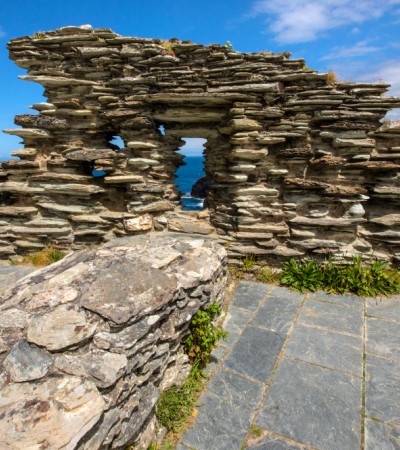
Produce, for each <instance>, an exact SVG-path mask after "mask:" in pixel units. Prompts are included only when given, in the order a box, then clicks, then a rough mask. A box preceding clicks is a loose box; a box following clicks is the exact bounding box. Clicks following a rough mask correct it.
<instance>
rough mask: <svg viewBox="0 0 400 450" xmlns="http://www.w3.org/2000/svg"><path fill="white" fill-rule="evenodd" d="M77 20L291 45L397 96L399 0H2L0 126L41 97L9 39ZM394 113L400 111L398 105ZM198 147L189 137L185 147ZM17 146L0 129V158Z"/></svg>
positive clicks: (148, 32)
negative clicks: (15, 59)
mask: <svg viewBox="0 0 400 450" xmlns="http://www.w3.org/2000/svg"><path fill="white" fill-rule="evenodd" d="M83 24H91V25H92V26H93V27H110V28H112V29H113V30H114V31H115V32H117V33H119V34H122V35H130V36H141V37H154V38H161V39H169V38H172V37H177V38H179V39H182V40H183V39H190V40H192V41H193V42H199V43H202V44H206V45H207V44H210V43H221V44H224V43H225V42H226V41H227V40H229V41H230V42H232V44H233V48H234V49H235V50H238V51H241V52H256V51H262V50H269V51H274V52H279V51H291V52H292V53H293V57H294V58H305V59H306V61H307V65H308V66H309V67H312V68H314V69H317V70H319V71H321V72H325V71H328V70H333V71H335V72H336V73H337V74H338V76H339V79H341V80H353V81H369V82H370V81H373V82H379V81H385V82H389V83H391V84H392V88H391V91H390V93H391V94H392V95H400V0H230V1H229V2H226V1H216V0H202V1H201V2H199V1H190V0H168V1H165V0H159V1H156V0H142V1H137V0H96V1H94V0H79V1H78V0H63V1H60V0H34V1H32V0H29V1H28V0H12V1H5V0H3V1H2V2H1V4H0V60H1V71H0V99H1V100H0V129H4V128H13V127H14V125H13V117H14V115H16V114H25V113H29V111H30V110H29V109H27V106H28V105H31V104H33V103H37V102H40V101H44V100H45V99H44V98H43V97H42V93H43V88H42V87H41V86H40V85H35V84H33V83H28V82H26V81H21V80H18V78H17V77H18V75H22V74H24V71H23V70H22V69H19V68H18V67H17V66H16V65H15V64H14V63H13V62H12V61H10V60H9V59H8V52H7V49H6V44H7V41H8V40H9V39H11V38H15V37H20V36H24V35H32V34H33V33H35V32H36V31H47V30H51V29H55V28H58V27H61V26H66V25H83ZM393 117H400V114H399V111H398V110H397V111H394V112H393V113H392V118H393ZM196 146H198V142H197V141H196V140H194V141H192V143H191V148H194V149H195V148H196ZM17 148H20V144H19V139H18V138H17V137H15V136H14V137H13V136H7V135H5V134H3V133H0V159H4V158H6V157H7V156H8V155H9V153H10V151H12V150H15V149H17ZM189 153H190V152H189ZM192 153H193V151H192Z"/></svg>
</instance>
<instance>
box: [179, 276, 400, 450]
mask: <svg viewBox="0 0 400 450" xmlns="http://www.w3.org/2000/svg"><path fill="white" fill-rule="evenodd" d="M224 327H225V329H226V330H227V331H228V332H229V337H228V339H227V341H226V342H223V343H221V345H220V346H219V347H218V348H217V349H216V350H215V352H214V359H215V362H214V363H213V364H212V365H211V366H210V368H209V372H210V373H211V375H210V380H209V383H208V386H207V389H206V390H205V392H204V393H203V395H202V397H201V399H200V402H199V406H198V415H197V418H196V421H195V424H194V426H193V427H192V428H191V429H189V430H188V431H187V432H186V434H185V435H184V436H183V437H182V440H181V444H179V445H178V446H177V450H187V449H196V450H225V449H226V450H235V449H238V450H240V449H243V448H247V449H249V450H281V449H282V450H283V449H290V450H299V449H319V450H328V449H332V450H353V449H354V450H355V449H357V450H359V449H365V450H396V449H400V297H398V298H391V299H385V298H384V299H383V300H379V299H366V300H364V299H361V298H358V297H352V296H334V295H328V294H325V293H316V294H308V295H302V294H298V293H294V292H291V291H289V290H287V289H285V288H280V287H272V286H267V285H263V284H258V283H250V282H242V283H240V284H239V286H238V288H237V290H236V292H235V294H234V296H233V298H232V301H231V303H230V306H229V309H228V314H227V319H226V321H225V325H224Z"/></svg>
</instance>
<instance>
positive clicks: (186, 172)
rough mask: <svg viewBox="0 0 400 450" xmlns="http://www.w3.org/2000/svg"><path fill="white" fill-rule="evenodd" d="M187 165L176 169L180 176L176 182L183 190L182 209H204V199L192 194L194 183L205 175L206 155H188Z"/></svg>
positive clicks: (185, 160) (186, 158)
mask: <svg viewBox="0 0 400 450" xmlns="http://www.w3.org/2000/svg"><path fill="white" fill-rule="evenodd" d="M184 162H185V163H186V165H184V166H181V167H179V169H178V170H177V171H176V174H177V176H178V178H176V179H175V183H176V184H177V186H178V189H179V190H180V191H181V192H182V194H183V196H182V200H181V201H182V209H184V210H186V211H201V210H202V209H203V203H204V199H202V198H194V197H191V196H190V191H191V190H192V186H193V184H194V183H195V182H196V181H197V180H198V179H199V178H201V177H203V176H204V157H203V156H186V157H185V159H184Z"/></svg>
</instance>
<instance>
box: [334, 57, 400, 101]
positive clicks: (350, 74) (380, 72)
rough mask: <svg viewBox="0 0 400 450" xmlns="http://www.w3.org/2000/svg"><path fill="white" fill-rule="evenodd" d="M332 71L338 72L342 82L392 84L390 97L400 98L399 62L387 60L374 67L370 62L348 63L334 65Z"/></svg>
mask: <svg viewBox="0 0 400 450" xmlns="http://www.w3.org/2000/svg"><path fill="white" fill-rule="evenodd" d="M330 69H331V70H333V71H334V72H336V73H337V75H338V77H339V79H340V80H342V81H344V80H347V81H356V82H359V83H362V82H366V83H385V84H390V85H391V87H390V89H389V95H398V96H400V61H399V60H395V59H393V60H385V61H381V62H379V63H375V64H373V65H371V64H370V62H369V61H368V60H362V61H360V60H358V61H346V62H343V63H334V64H332V65H331V66H330Z"/></svg>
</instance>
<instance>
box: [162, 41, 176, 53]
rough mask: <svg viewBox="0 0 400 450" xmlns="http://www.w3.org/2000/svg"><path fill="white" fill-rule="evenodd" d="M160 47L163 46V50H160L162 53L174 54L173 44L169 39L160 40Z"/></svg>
mask: <svg viewBox="0 0 400 450" xmlns="http://www.w3.org/2000/svg"><path fill="white" fill-rule="evenodd" d="M161 45H162V47H164V50H163V51H162V53H161V54H162V55H164V56H165V55H170V56H175V52H174V44H172V43H171V42H169V41H162V42H161Z"/></svg>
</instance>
